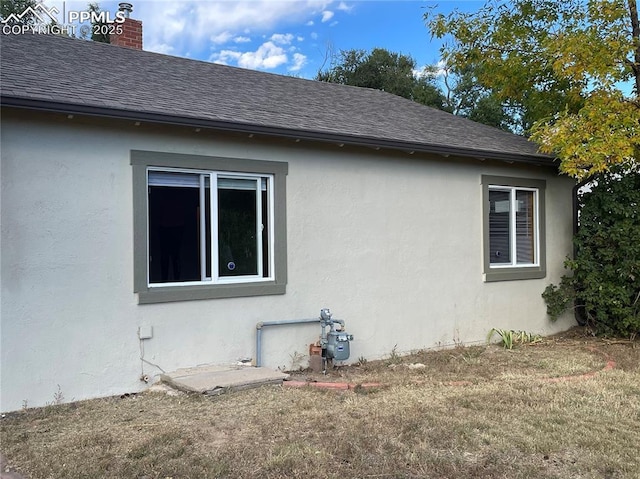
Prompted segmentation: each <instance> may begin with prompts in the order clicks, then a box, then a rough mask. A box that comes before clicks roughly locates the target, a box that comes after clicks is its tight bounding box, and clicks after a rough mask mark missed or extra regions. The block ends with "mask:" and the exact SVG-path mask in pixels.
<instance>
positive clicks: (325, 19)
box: [321, 10, 333, 23]
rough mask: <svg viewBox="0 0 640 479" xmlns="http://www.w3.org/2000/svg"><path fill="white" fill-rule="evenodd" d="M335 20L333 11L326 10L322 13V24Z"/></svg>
mask: <svg viewBox="0 0 640 479" xmlns="http://www.w3.org/2000/svg"><path fill="white" fill-rule="evenodd" d="M332 18H333V12H332V11H331V10H325V11H324V12H322V20H321V21H322V23H325V22H328V21H329V20H331V19H332Z"/></svg>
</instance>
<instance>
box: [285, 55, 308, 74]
mask: <svg viewBox="0 0 640 479" xmlns="http://www.w3.org/2000/svg"><path fill="white" fill-rule="evenodd" d="M306 64H307V57H306V55H303V54H302V53H294V54H293V65H291V66H290V67H289V71H290V72H297V71H299V70H300V69H301V68H302V67H303V66H305V65H306Z"/></svg>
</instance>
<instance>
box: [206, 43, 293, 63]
mask: <svg viewBox="0 0 640 479" xmlns="http://www.w3.org/2000/svg"><path fill="white" fill-rule="evenodd" d="M210 60H213V61H215V63H221V64H224V65H228V64H229V63H231V62H234V63H236V64H237V65H238V66H239V67H241V68H250V69H253V70H260V69H264V70H268V69H273V68H277V67H279V66H280V65H284V64H286V63H287V62H288V60H289V59H288V58H287V54H286V53H285V51H284V50H283V49H282V47H279V46H277V45H276V44H275V43H273V42H271V41H269V42H265V43H263V44H262V45H260V46H259V47H258V49H257V50H256V51H254V52H251V51H249V52H237V51H234V50H222V51H221V52H219V53H217V54H214V55H212V57H211V58H210Z"/></svg>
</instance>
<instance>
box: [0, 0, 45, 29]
mask: <svg viewBox="0 0 640 479" xmlns="http://www.w3.org/2000/svg"><path fill="white" fill-rule="evenodd" d="M36 5H37V2H36V0H2V1H0V19H1V20H3V21H4V20H6V19H7V18H8V17H9V15H12V14H13V15H21V14H22V13H23V12H24V11H25V10H27V8H29V7H31V8H34V7H35V6H36ZM36 21H37V18H36V17H35V16H34V15H33V14H31V13H27V14H26V15H25V16H24V17H22V20H21V22H20V23H21V24H23V25H33V24H35V23H36Z"/></svg>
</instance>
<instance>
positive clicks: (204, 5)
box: [83, 0, 330, 55]
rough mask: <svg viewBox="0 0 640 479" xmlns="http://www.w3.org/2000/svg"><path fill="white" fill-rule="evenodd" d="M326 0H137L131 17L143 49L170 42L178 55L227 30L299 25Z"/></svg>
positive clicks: (201, 46) (265, 29)
mask: <svg viewBox="0 0 640 479" xmlns="http://www.w3.org/2000/svg"><path fill="white" fill-rule="evenodd" d="M329 3H330V1H329V0H298V1H273V0H234V1H224V0H217V1H206V2H203V1H196V0H188V1H186V0H175V1H153V2H143V1H139V2H138V3H136V4H135V5H134V12H133V14H132V17H133V18H135V19H138V20H141V21H142V22H143V31H144V41H145V49H146V50H152V51H157V50H155V49H156V48H158V49H159V48H163V47H162V45H165V46H166V45H171V46H172V47H173V52H174V53H175V54H177V55H180V54H182V53H183V52H185V51H192V52H196V51H202V50H204V49H206V48H207V47H208V46H209V42H210V41H211V39H222V38H224V34H225V33H227V32H228V33H230V34H231V35H232V36H231V37H230V39H231V38H233V37H234V36H247V33H246V32H249V31H250V32H252V34H253V35H256V34H266V35H267V36H269V35H270V34H271V33H272V32H273V30H274V29H276V28H277V26H278V24H279V23H280V22H282V21H283V20H286V22H287V23H289V24H294V23H296V22H297V23H298V24H300V25H302V24H304V22H306V21H307V20H308V19H309V17H310V16H312V15H314V14H317V13H318V12H322V11H326V10H325V9H326V6H327V5H328V4H329ZM84 8H86V6H85V7H83V9H84ZM325 15H327V13H323V18H324V16H325ZM243 32H245V33H244V34H243ZM163 51H166V47H164V49H163Z"/></svg>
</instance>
